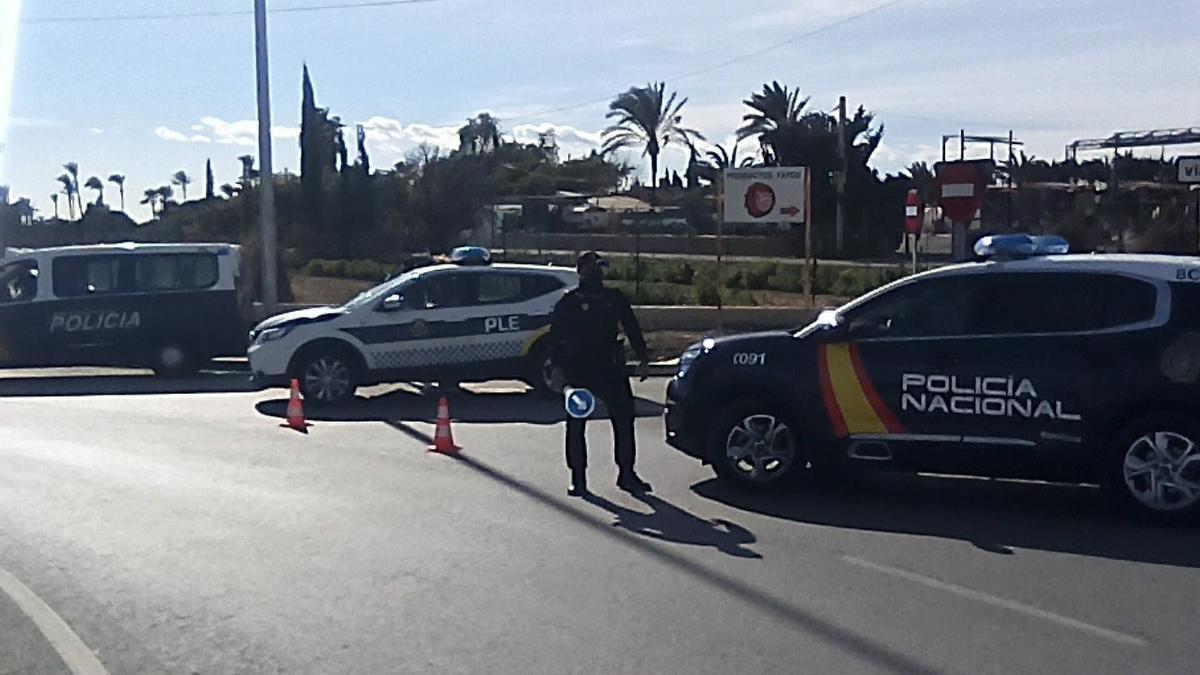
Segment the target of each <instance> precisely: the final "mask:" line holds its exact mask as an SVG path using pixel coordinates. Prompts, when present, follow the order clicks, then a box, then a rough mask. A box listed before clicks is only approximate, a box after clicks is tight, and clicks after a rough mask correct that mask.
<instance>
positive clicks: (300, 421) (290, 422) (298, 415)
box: [287, 378, 308, 431]
mask: <svg viewBox="0 0 1200 675" xmlns="http://www.w3.org/2000/svg"><path fill="white" fill-rule="evenodd" d="M287 426H288V427H289V428H292V429H295V430H296V431H308V421H307V420H305V419H304V404H303V403H302V402H301V401H300V380H297V379H295V378H293V379H292V393H291V396H290V397H289V398H288V404H287Z"/></svg>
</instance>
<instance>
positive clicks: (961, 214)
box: [935, 160, 993, 225]
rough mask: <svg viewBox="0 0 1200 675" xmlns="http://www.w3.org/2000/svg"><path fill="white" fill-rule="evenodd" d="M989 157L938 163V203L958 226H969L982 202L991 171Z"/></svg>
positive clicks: (943, 211)
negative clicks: (987, 158) (986, 158)
mask: <svg viewBox="0 0 1200 675" xmlns="http://www.w3.org/2000/svg"><path fill="white" fill-rule="evenodd" d="M992 166H993V165H992V163H991V162H990V161H988V160H970V161H962V162H939V163H938V164H937V165H936V166H935V168H936V170H937V184H938V194H939V195H940V198H939V199H938V206H940V207H942V213H944V214H945V215H946V217H947V218H949V219H950V220H951V221H952V222H954V223H956V224H958V225H969V224H970V223H971V221H972V220H974V219H975V213H976V212H977V211H979V207H980V206H981V205H982V204H983V193H984V191H985V190H986V189H987V181H988V178H989V177H990V176H991V173H992Z"/></svg>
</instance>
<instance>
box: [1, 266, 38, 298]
mask: <svg viewBox="0 0 1200 675" xmlns="http://www.w3.org/2000/svg"><path fill="white" fill-rule="evenodd" d="M37 287H38V266H37V263H36V262H34V261H33V260H21V261H18V262H14V263H9V264H7V265H4V266H3V267H0V304H4V303H9V302H28V301H29V300H33V299H34V298H36V297H37Z"/></svg>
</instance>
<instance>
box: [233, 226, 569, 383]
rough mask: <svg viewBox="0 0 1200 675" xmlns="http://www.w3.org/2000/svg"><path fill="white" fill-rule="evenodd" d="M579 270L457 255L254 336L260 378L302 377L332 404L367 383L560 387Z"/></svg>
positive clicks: (275, 321)
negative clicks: (554, 323) (560, 344)
mask: <svg viewBox="0 0 1200 675" xmlns="http://www.w3.org/2000/svg"><path fill="white" fill-rule="evenodd" d="M578 283H579V279H578V276H577V275H576V273H575V270H572V269H567V268H562V267H547V266H538V265H519V264H492V263H491V259H490V255H489V253H488V252H487V250H486V249H480V248H473V247H466V248H462V249H456V251H455V252H454V254H453V255H452V262H450V263H446V264H438V265H431V266H427V267H421V268H417V269H414V270H411V271H409V272H406V273H404V274H402V275H400V276H399V277H396V278H395V279H390V280H388V281H385V282H384V283H382V284H380V285H378V286H376V287H374V288H372V289H370V290H367V291H364V292H363V293H361V294H359V295H358V297H356V298H354V299H352V300H350V301H349V302H347V303H346V304H344V305H342V306H340V307H320V308H314V309H304V310H298V311H294V312H288V313H286V314H281V315H279V316H276V317H272V318H270V319H268V320H266V321H263V322H262V323H260V324H259V325H258V326H256V327H255V328H254V329H253V330H252V331H251V333H250V340H251V344H250V348H249V358H250V367H251V370H252V371H253V373H254V376H255V379H256V380H258V381H259V382H260V383H261V384H263V385H266V386H284V385H286V384H287V383H288V381H289V380H291V379H293V378H295V379H298V380H299V383H300V388H301V391H302V392H303V393H304V396H305V398H307V399H312V400H314V401H318V402H323V403H331V402H336V401H340V400H343V399H346V398H348V397H350V396H352V395H353V393H354V390H355V388H357V387H358V386H360V385H369V384H377V383H382V382H400V381H430V382H443V383H444V382H464V381H484V380H491V379H509V378H512V379H520V380H524V381H525V382H527V383H529V384H530V385H532V386H533V387H534V388H536V389H540V390H546V389H548V388H549V387H550V380H551V377H550V375H551V368H550V365H549V360H550V347H549V342H548V340H547V335H548V333H549V331H550V315H551V313H552V312H553V310H554V305H555V304H556V303H557V302H558V300H559V298H561V297H562V296H563V295H564V294H565V293H566V292H567V291H568V290H570V289H571V288H573V287H575V286H576V285H578Z"/></svg>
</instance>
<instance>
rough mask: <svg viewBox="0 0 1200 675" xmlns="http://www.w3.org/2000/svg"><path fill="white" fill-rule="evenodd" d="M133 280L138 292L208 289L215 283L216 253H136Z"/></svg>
mask: <svg viewBox="0 0 1200 675" xmlns="http://www.w3.org/2000/svg"><path fill="white" fill-rule="evenodd" d="M133 282H134V289H135V290H139V291H179V290H199V289H204V288H210V287H212V286H213V285H214V284H216V283H217V256H215V255H212V254H205V253H197V254H183V255H179V254H172V255H141V256H137V258H136V261H135V262H134V265H133Z"/></svg>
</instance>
